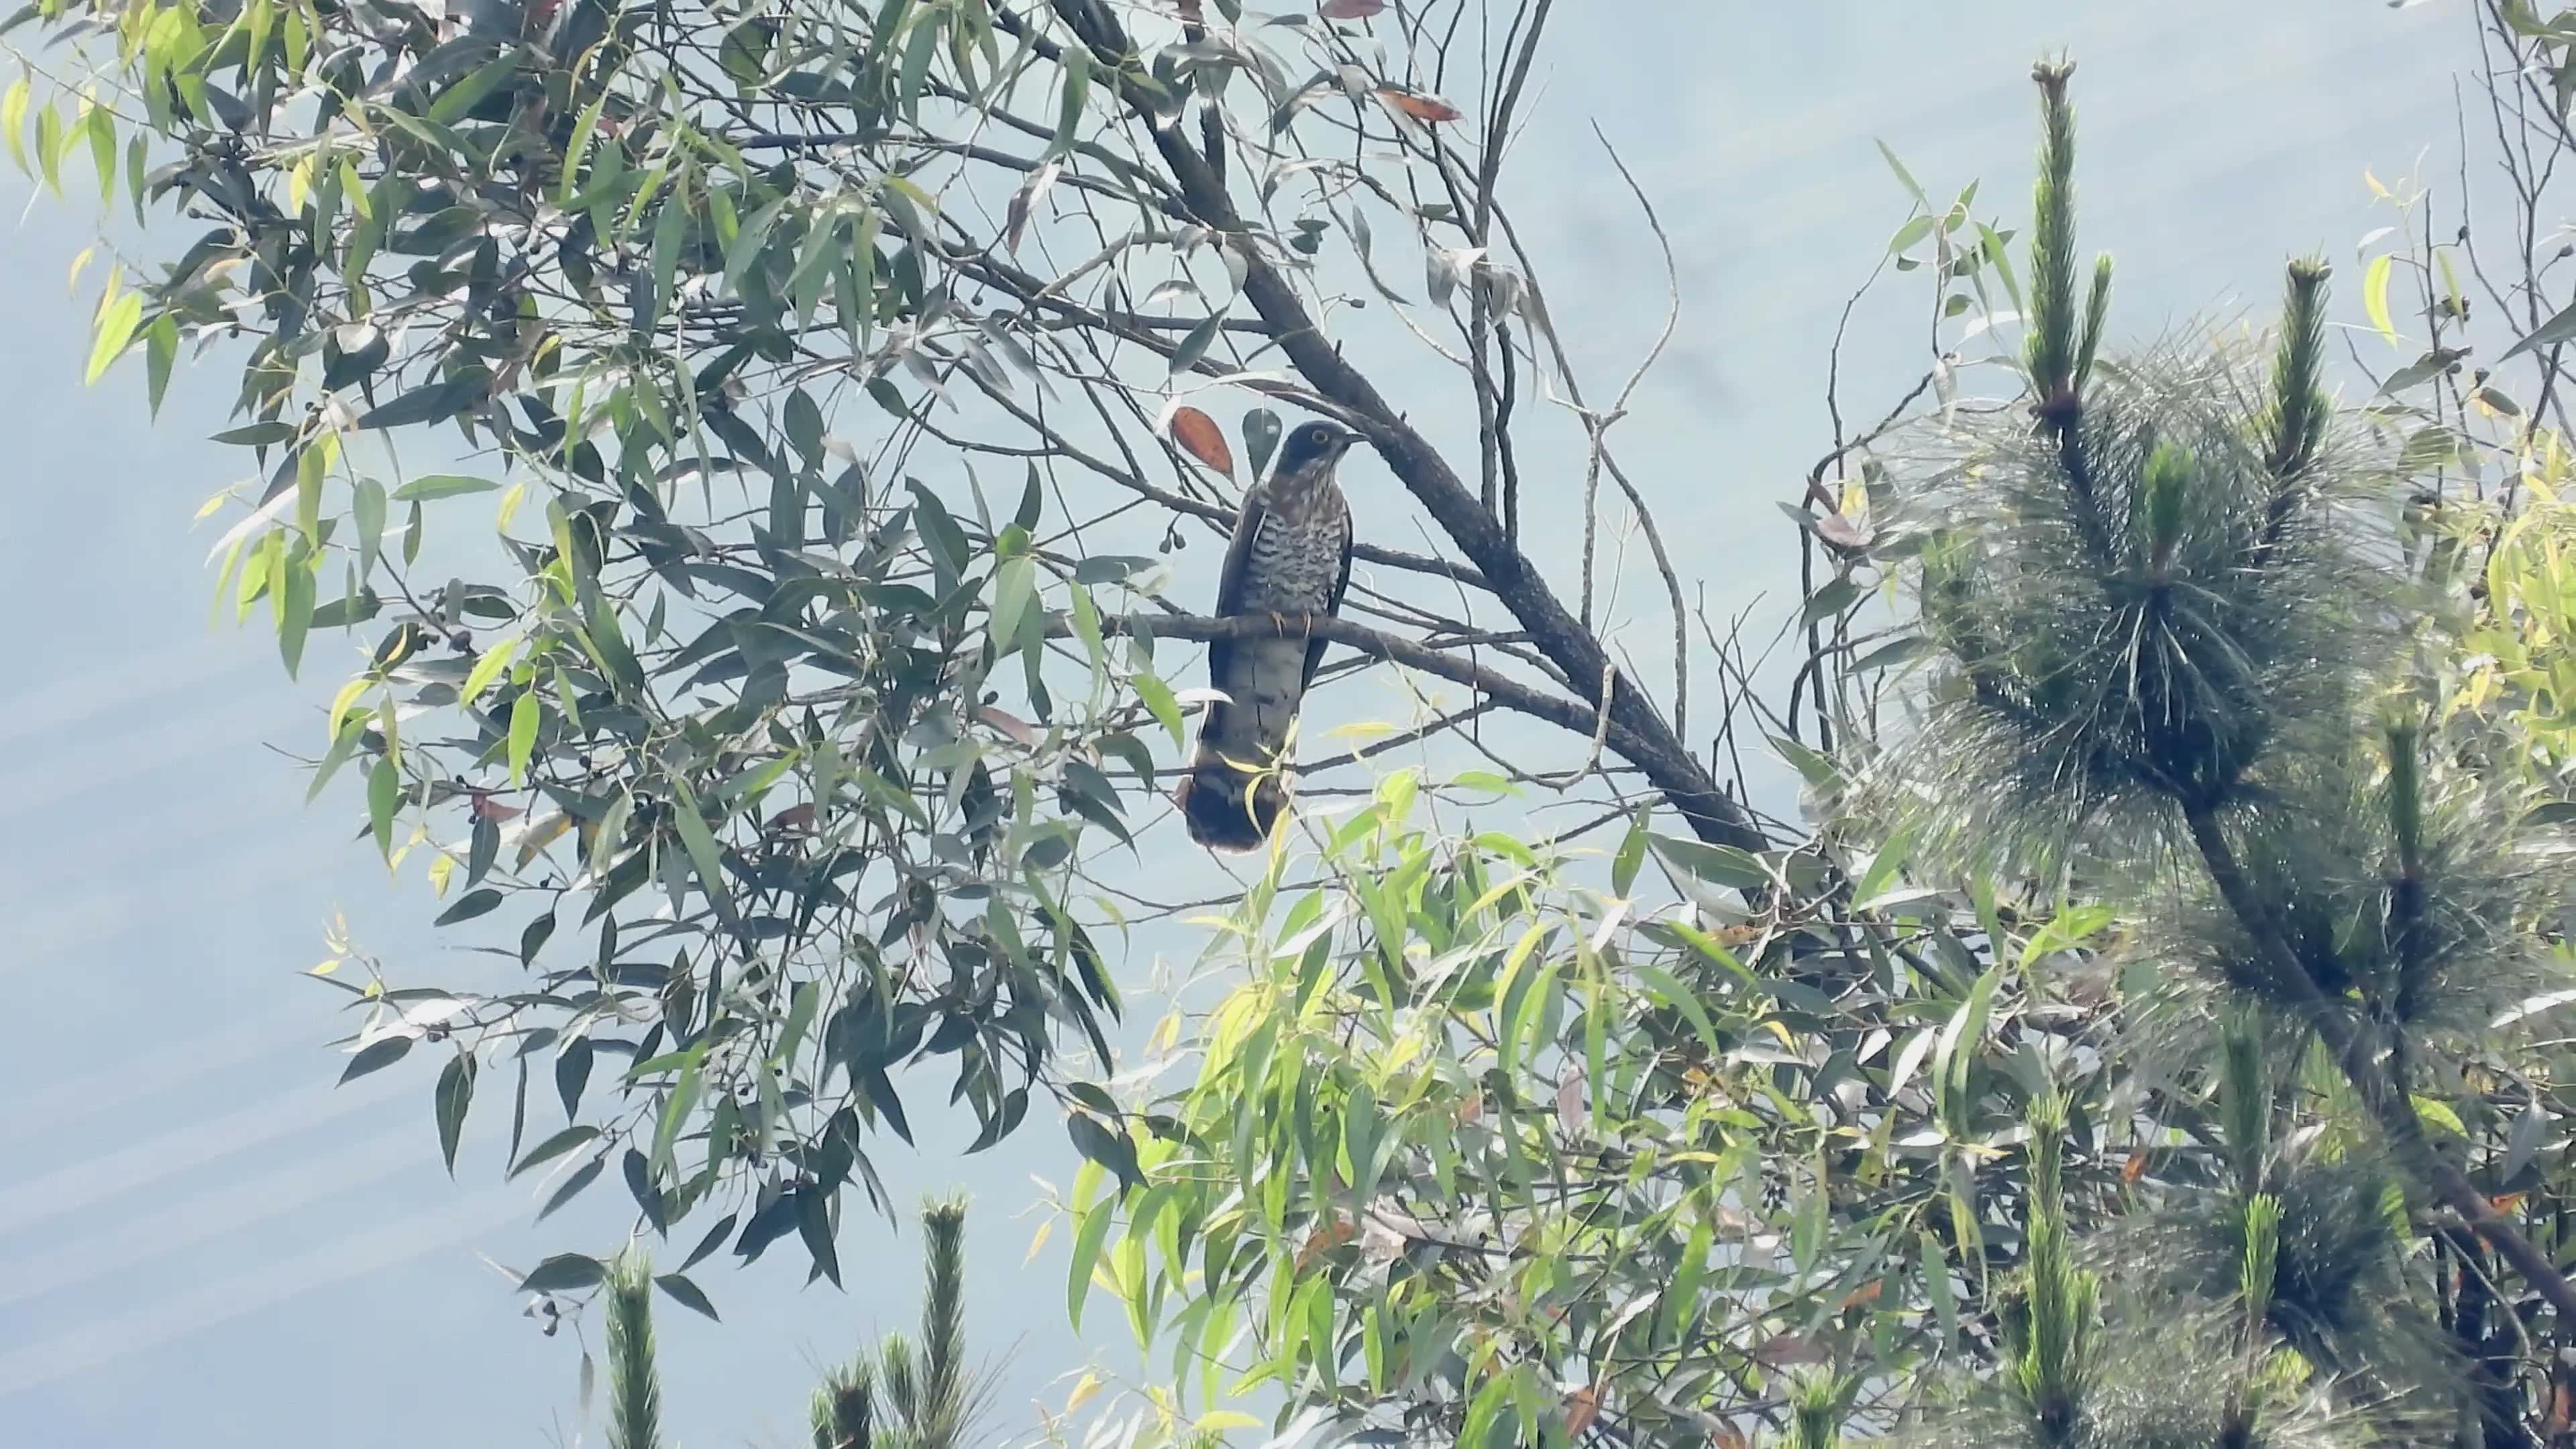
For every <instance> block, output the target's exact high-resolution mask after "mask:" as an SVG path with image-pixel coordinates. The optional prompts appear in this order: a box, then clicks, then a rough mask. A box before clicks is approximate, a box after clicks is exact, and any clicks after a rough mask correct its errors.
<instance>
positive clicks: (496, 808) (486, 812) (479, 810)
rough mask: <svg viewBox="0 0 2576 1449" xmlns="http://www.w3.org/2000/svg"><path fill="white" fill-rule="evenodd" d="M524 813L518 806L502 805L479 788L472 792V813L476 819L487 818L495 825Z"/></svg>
mask: <svg viewBox="0 0 2576 1449" xmlns="http://www.w3.org/2000/svg"><path fill="white" fill-rule="evenodd" d="M525 813H526V812H525V811H523V810H521V809H519V807H517V806H515V805H504V804H502V803H501V802H500V801H498V800H495V799H493V798H492V797H491V796H489V795H486V794H484V793H483V792H481V791H479V790H478V791H476V792H475V793H474V814H475V816H476V818H478V819H482V820H489V821H491V822H492V823H494V824H495V825H497V824H499V823H501V822H502V821H504V820H515V819H517V818H518V817H519V816H520V815H523V814H525Z"/></svg>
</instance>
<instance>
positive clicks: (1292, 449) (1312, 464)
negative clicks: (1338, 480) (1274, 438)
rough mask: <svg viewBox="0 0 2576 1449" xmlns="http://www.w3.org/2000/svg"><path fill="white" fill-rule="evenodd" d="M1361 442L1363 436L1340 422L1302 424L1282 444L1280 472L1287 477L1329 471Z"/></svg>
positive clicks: (1280, 448)
mask: <svg viewBox="0 0 2576 1449" xmlns="http://www.w3.org/2000/svg"><path fill="white" fill-rule="evenodd" d="M1359 441H1360V435H1359V434H1358V433H1355V432H1352V431H1351V430H1350V429H1348V428H1345V427H1342V426H1340V425H1339V424H1336V423H1324V422H1315V423H1299V424H1298V425H1297V427H1296V428H1295V430H1294V431H1292V432H1290V433H1289V434H1288V438H1287V441H1285V442H1283V443H1281V444H1280V445H1279V465H1278V471H1279V472H1280V473H1281V474H1283V475H1285V474H1290V473H1303V472H1307V471H1309V470H1320V469H1328V468H1330V467H1332V466H1333V464H1335V463H1337V462H1339V461H1340V460H1341V456H1342V455H1343V454H1344V453H1347V452H1349V451H1350V450H1351V445H1352V444H1354V443H1357V442H1359Z"/></svg>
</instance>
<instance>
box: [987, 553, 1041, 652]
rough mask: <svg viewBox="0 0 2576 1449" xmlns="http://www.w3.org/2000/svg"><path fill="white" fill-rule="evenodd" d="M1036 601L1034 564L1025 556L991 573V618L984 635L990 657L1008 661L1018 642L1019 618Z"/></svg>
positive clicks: (1007, 560) (1003, 562) (1035, 569)
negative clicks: (990, 645) (990, 648)
mask: <svg viewBox="0 0 2576 1449" xmlns="http://www.w3.org/2000/svg"><path fill="white" fill-rule="evenodd" d="M1036 597H1037V561H1036V560H1034V559H1031V558H1030V557H1028V556H1027V555H1026V554H1022V555H1019V556H1018V557H1015V558H1007V559H1004V560H1002V566H1001V567H1000V568H998V569H995V570H994V571H993V617H992V623H991V626H990V628H988V629H987V630H986V633H987V634H988V635H989V636H990V637H991V639H992V641H993V657H994V658H995V659H1004V658H1008V657H1009V656H1010V653H1011V649H1012V646H1013V645H1014V644H1015V643H1016V642H1017V641H1018V639H1019V634H1020V622H1021V616H1022V615H1024V614H1026V613H1027V612H1028V610H1029V605H1030V604H1031V603H1032V602H1033V601H1034V600H1035V599H1036Z"/></svg>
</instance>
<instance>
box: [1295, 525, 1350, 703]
mask: <svg viewBox="0 0 2576 1449" xmlns="http://www.w3.org/2000/svg"><path fill="white" fill-rule="evenodd" d="M1332 509H1333V526H1334V531H1335V532H1337V533H1339V534H1340V535H1341V545H1340V551H1341V555H1342V561H1341V571H1340V572H1339V573H1337V574H1335V575H1334V576H1333V592H1332V594H1331V596H1330V597H1328V598H1326V599H1325V600H1324V615H1325V617H1327V618H1334V617H1338V616H1339V615H1340V614H1341V612H1342V595H1344V594H1346V593H1349V592H1350V589H1351V503H1350V500H1349V499H1348V498H1345V497H1343V496H1342V490H1341V489H1339V488H1335V489H1334V490H1333V494H1332ZM1323 662H1324V641H1323V640H1321V639H1316V640H1313V641H1311V642H1309V643H1308V644H1307V645H1306V674H1305V677H1304V678H1303V679H1301V680H1299V681H1298V684H1297V689H1298V692H1299V693H1300V694H1303V693H1304V692H1305V688H1306V686H1307V685H1310V684H1313V683H1314V682H1315V666H1317V665H1319V664H1321V663H1323Z"/></svg>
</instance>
